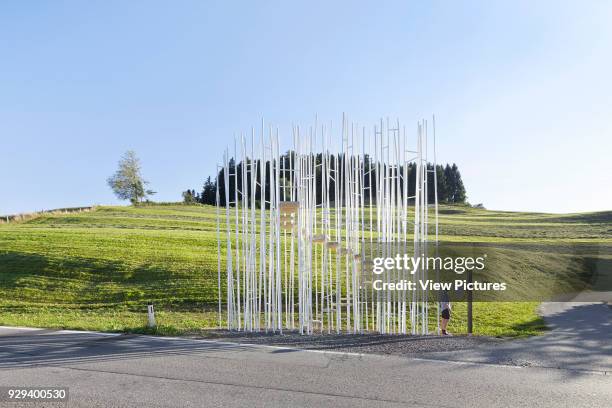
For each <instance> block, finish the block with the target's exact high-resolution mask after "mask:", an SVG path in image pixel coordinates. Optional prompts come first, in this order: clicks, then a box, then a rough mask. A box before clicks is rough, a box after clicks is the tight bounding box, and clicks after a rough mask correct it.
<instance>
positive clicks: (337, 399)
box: [0, 328, 612, 408]
mask: <svg viewBox="0 0 612 408" xmlns="http://www.w3.org/2000/svg"><path fill="white" fill-rule="evenodd" d="M0 386H20V387H23V386H45V387H51V386H55V387H63V386H68V387H69V394H70V401H69V403H68V406H70V407H135V406H143V407H145V406H146V407H301V406H303V407H315V406H316V407H320V406H330V407H331V406H333V407H399V406H405V407H465V406H470V407H497V406H499V407H502V406H508V407H521V406H524V407H540V406H541V407H572V408H575V407H609V406H610V401H612V375H610V374H609V373H608V374H606V372H605V371H598V370H592V371H589V370H583V369H571V368H570V369H559V368H544V367H520V366H509V365H497V364H487V363H482V362H457V361H445V360H435V359H422V358H407V357H402V356H377V355H358V354H348V353H341V352H338V353H336V352H321V351H302V350H296V349H289V348H282V347H270V346H263V345H241V344H235V343H227V342H225V343H224V342H216V341H203V340H189V339H176V338H158V337H152V336H138V335H114V334H101V333H88V332H71V331H52V330H33V329H19V328H0ZM2 404H4V406H17V405H15V404H13V403H0V405H2ZM22 406H24V407H34V406H65V405H62V403H53V404H47V405H42V404H37V403H23V404H22Z"/></svg>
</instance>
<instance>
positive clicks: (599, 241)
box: [0, 205, 612, 336]
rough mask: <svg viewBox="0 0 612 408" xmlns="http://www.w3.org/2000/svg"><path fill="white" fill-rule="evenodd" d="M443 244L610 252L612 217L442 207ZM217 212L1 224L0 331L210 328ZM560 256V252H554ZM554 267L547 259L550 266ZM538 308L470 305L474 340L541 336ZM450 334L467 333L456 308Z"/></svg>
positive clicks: (111, 210)
mask: <svg viewBox="0 0 612 408" xmlns="http://www.w3.org/2000/svg"><path fill="white" fill-rule="evenodd" d="M440 215H441V219H440V222H441V226H440V230H441V232H442V233H443V235H442V237H441V238H442V239H444V240H448V241H466V240H471V241H478V242H512V243H520V242H530V243H533V242H539V243H542V244H543V245H557V246H559V247H560V248H565V247H567V246H571V245H574V244H578V243H582V244H584V243H587V244H593V245H597V246H599V247H605V248H607V249H609V248H612V238H611V236H612V226H611V224H612V212H606V213H590V214H568V215H555V214H538V213H513V212H498V211H487V210H479V209H472V208H468V207H450V206H444V207H442V208H441V211H440ZM215 226H216V224H215V211H214V208H213V207H208V206H186V205H152V206H143V207H136V208H135V207H98V208H96V209H95V210H93V211H90V212H84V213H74V214H45V215H41V216H39V217H37V218H34V219H31V220H27V221H24V222H17V223H10V224H0V325H23V326H37V327H62V328H75V329H91V330H106V331H132V332H142V331H145V330H146V329H145V328H144V324H145V319H146V316H145V311H146V303H147V301H153V302H154V303H155V305H156V308H157V313H158V316H157V318H158V323H159V325H160V326H159V328H158V332H159V333H161V334H178V333H185V332H193V331H198V330H200V329H202V328H206V327H209V328H210V327H214V326H215V325H216V319H217V315H216V301H217V244H216V230H215V228H216V227H215ZM561 250H562V251H563V249H561ZM553 259H554V258H553ZM536 307H537V303H535V302H530V303H502V304H499V303H496V304H491V303H481V304H476V305H475V312H474V313H475V320H474V325H475V330H476V331H477V332H478V333H480V334H490V335H507V336H515V335H525V334H535V333H538V332H539V331H541V330H542V321H541V320H540V319H539V318H538V317H537V315H536V313H535V309H536ZM454 311H455V316H454V319H453V320H452V325H451V327H450V330H451V331H455V332H462V331H465V307H464V305H461V304H458V305H456V306H455V308H454Z"/></svg>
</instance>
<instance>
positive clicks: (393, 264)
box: [372, 254, 487, 275]
mask: <svg viewBox="0 0 612 408" xmlns="http://www.w3.org/2000/svg"><path fill="white" fill-rule="evenodd" d="M486 258H487V255H486V254H484V255H482V256H479V257H476V258H474V257H471V256H469V257H454V258H453V257H450V256H447V257H440V256H434V257H430V256H427V257H426V256H425V255H422V256H420V257H414V256H409V255H408V254H404V255H400V254H397V255H396V256H395V257H378V258H374V267H373V268H372V272H373V273H375V274H376V275H380V274H381V273H383V272H385V271H390V270H404V271H408V272H410V274H411V275H413V274H414V273H415V272H416V271H417V270H419V269H425V268H426V269H429V270H444V271H454V272H455V273H457V274H462V273H464V272H465V271H467V270H473V269H475V270H478V271H481V270H483V269H484V268H485V259H486Z"/></svg>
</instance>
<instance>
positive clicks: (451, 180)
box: [183, 152, 466, 206]
mask: <svg viewBox="0 0 612 408" xmlns="http://www.w3.org/2000/svg"><path fill="white" fill-rule="evenodd" d="M292 154H294V153H293V152H287V154H285V155H283V156H281V160H282V161H283V162H284V163H283V166H284V168H285V169H289V170H290V163H293V162H294V160H289V159H290V155H292ZM342 160H343V157H342V156H341V157H340V158H337V157H332V160H331V162H330V168H331V169H332V171H333V169H335V168H336V167H339V168H342V163H343V162H342ZM316 161H317V164H318V163H321V161H322V155H321V154H318V155H317V157H316ZM243 165H244V163H243V162H240V163H238V164H237V165H236V162H235V161H234V160H233V159H232V160H230V162H229V172H230V175H231V176H230V180H229V183H228V184H229V196H230V200H231V201H233V199H234V189H235V180H234V176H233V174H237V175H238V176H237V177H238V180H237V184H238V190H239V191H243V189H242V185H243V180H242V166H243ZM363 166H365V169H366V170H368V169H371V171H372V177H371V179H372V186H371V187H372V191H376V168H375V165H374V161H373V160H371V158H370V157H369V156H367V155H366V156H365V158H364V163H363ZM250 168H251V166H250V163H249V165H248V167H247V169H248V170H249V171H248V173H247V180H246V183H245V186H246V190H245V191H248V192H249V194H248V195H247V196H248V197H250V196H251V194H250V193H251V191H250V189H251V173H250ZM257 168H258V172H261V169H262V166H261V164H258V166H257ZM265 169H266V170H265V171H266V180H269V179H270V177H269V174H270V163H269V162H267V163H266V165H265ZM427 169H428V170H430V171H431V173H429V175H430V176H432V175H433V174H432V173H433V165H432V164H428V165H427ZM435 170H436V175H437V179H438V180H437V182H438V200H439V201H440V202H442V203H465V202H466V191H465V187H464V185H463V180H462V179H461V173H460V172H459V168H458V167H457V165H456V164H455V163H453V164H452V165H449V164H446V165H445V166H443V165H437V166H436V169H435ZM406 171H407V177H408V192H409V194H410V195H412V194H413V192H414V188H415V187H414V186H415V184H416V165H415V164H414V163H411V164H409V165H408V167H407V168H404V169H402V170H401V172H402V174H401V175H402V177H403V176H404V173H405V172H406ZM259 174H261V173H258V176H259ZM285 176H286V179H285V178H284V177H285ZM281 177H282V178H283V179H282V180H281V186H282V185H284V186H289V185H290V180H289V171H287V173H286V174H282V173H281ZM224 178H225V171H224V170H223V169H222V170H221V171H220V172H219V174H217V177H216V178H215V180H211V178H210V177H208V179H207V180H206V182H205V183H204V186H203V189H202V191H201V192H200V193H198V192H196V191H195V190H193V189H190V190H186V191H184V192H183V200H184V202H186V203H202V204H210V205H214V204H215V200H216V190H217V186H216V182H217V180H218V181H219V195H220V197H219V198H220V202H221V205H222V206H225V182H224ZM322 180H323V179H322V175H321V166H319V167H317V175H316V182H315V184H316V186H317V197H319V199H320V197H321V192H322V188H323V183H322ZM364 184H365V185H364V187H370V177H366V179H365V182H364ZM329 188H330V196H331V197H333V196H334V190H335V188H336V186H335V184H334V181H333V180H330V186H329ZM398 188H399V189H400V190H401V183H398ZM427 189H428V193H429V201H430V202H433V200H434V178H433V177H429V178H428V186H427ZM262 191H263V193H262ZM262 194H264V195H265V198H266V200H269V194H270V185H269V184H268V183H266V185H265V186H264V188H263V189H262V188H257V191H255V200H256V201H257V202H260V201H261V198H262ZM375 199H376V198H375V194H373V197H372V201H374V200H375ZM319 204H320V202H319Z"/></svg>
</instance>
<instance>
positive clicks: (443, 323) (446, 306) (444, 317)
mask: <svg viewBox="0 0 612 408" xmlns="http://www.w3.org/2000/svg"><path fill="white" fill-rule="evenodd" d="M440 310H441V312H440V317H441V319H440V329H441V330H442V335H443V336H451V334H450V333H449V332H448V331H447V330H446V328H447V327H448V322H449V321H450V316H451V302H450V297H449V296H448V291H446V290H445V291H444V292H442V295H441V296H440Z"/></svg>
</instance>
